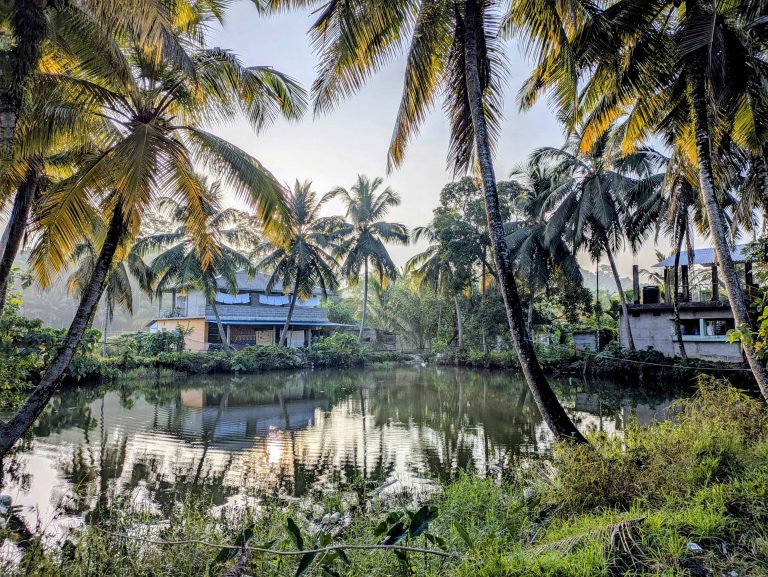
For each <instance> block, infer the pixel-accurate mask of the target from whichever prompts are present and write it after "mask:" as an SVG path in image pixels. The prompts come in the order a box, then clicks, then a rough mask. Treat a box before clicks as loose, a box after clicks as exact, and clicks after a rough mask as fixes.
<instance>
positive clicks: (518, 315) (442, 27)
mask: <svg viewBox="0 0 768 577" xmlns="http://www.w3.org/2000/svg"><path fill="white" fill-rule="evenodd" d="M318 3H319V2H317V1H313V0H305V1H301V0H290V1H289V0H284V1H280V0H272V1H271V2H270V7H272V8H283V7H285V6H294V5H315V4H318ZM502 4H505V3H502V2H499V1H492V0H489V1H486V0H462V1H458V0H435V1H432V2H422V3H421V4H420V5H419V6H418V7H414V4H413V2H412V1H411V0H391V1H389V2H360V3H354V4H352V5H350V4H349V3H346V2H332V3H329V4H327V5H326V6H325V9H324V10H323V11H322V12H321V15H320V17H319V18H318V20H317V21H316V22H315V24H314V26H313V28H312V35H313V36H314V41H315V44H316V46H317V49H318V51H319V52H320V65H319V75H318V78H317V79H316V80H315V82H314V84H313V89H314V93H315V102H314V108H315V112H324V111H326V110H329V109H330V108H332V107H333V106H334V105H335V104H336V103H337V102H338V101H339V100H341V99H342V98H344V97H346V96H348V95H349V94H351V93H354V92H355V91H357V90H358V89H359V88H360V87H361V86H362V85H363V84H364V83H365V80H366V79H367V78H368V77H370V75H371V74H372V73H374V72H376V71H378V70H379V69H380V68H381V67H382V66H383V65H384V64H386V63H387V62H390V61H391V60H392V59H393V58H394V56H395V55H396V54H398V53H399V52H400V50H401V49H402V48H403V47H405V46H406V45H407V42H406V39H408V38H410V44H409V48H408V57H407V63H406V70H405V85H404V88H403V97H402V101H401V105H400V109H399V112H398V116H397V120H396V123H395V130H394V134H393V137H392V142H391V145H390V149H389V167H390V168H393V167H395V166H398V165H399V164H400V163H401V162H402V161H403V159H404V157H405V149H406V146H407V143H408V141H409V140H410V139H411V138H412V137H413V136H414V135H416V134H417V133H418V129H419V126H420V124H421V123H422V121H423V120H424V118H425V117H426V115H427V112H428V111H429V110H430V109H431V107H432V105H433V104H434V102H435V100H436V98H437V97H438V95H439V94H440V93H443V94H444V95H445V106H444V108H445V110H446V112H447V114H448V116H449V121H450V125H451V137H450V138H451V141H450V158H451V164H452V166H453V169H454V172H455V173H457V174H458V173H464V172H467V171H468V170H469V169H470V168H473V167H478V168H479V172H480V175H481V176H482V182H483V190H484V196H485V206H486V213H487V218H488V224H489V235H490V237H491V243H492V247H493V254H494V259H495V261H496V270H497V275H498V282H499V287H500V289H501V293H502V296H503V298H504V304H505V307H506V310H507V320H508V323H509V327H510V331H511V333H512V338H513V340H514V343H515V348H516V350H517V353H518V357H519V359H520V365H521V367H522V370H523V374H524V375H525V378H526V381H527V382H528V385H529V387H530V388H531V393H532V396H533V397H534V399H535V401H536V404H537V406H538V407H539V410H540V411H541V413H542V416H543V417H544V419H545V421H546V422H547V424H548V426H549V427H550V429H551V430H552V431H553V432H554V434H555V435H556V436H557V438H560V439H565V438H568V439H572V440H573V441H575V442H584V438H583V436H582V435H581V434H580V433H579V431H578V429H577V428H576V427H575V425H574V424H573V423H572V422H571V419H570V418H569V417H568V415H567V414H566V412H565V410H564V409H563V407H562V406H561V405H560V402H559V401H558V399H557V397H556V395H555V393H554V391H553V390H552V388H551V387H550V386H549V383H548V382H547V379H546V377H545V375H544V372H543V371H542V369H541V366H540V365H539V363H538V360H537V359H536V354H535V351H534V348H533V344H532V343H531V342H530V341H529V340H528V336H527V332H526V330H525V323H524V321H523V314H522V307H521V304H520V296H519V294H518V291H517V284H516V281H515V278H514V270H513V267H512V261H511V257H510V254H509V247H508V246H507V242H506V233H505V231H504V219H503V218H502V213H501V210H500V203H499V194H498V190H497V187H496V177H495V173H494V167H493V160H492V156H493V148H494V141H495V139H496V136H497V135H498V133H499V131H500V122H501V111H502V102H501V83H500V82H499V80H500V61H501V60H502V58H501V56H500V49H499V46H498V43H497V37H498V30H497V27H496V26H494V15H493V10H494V9H498V8H500V7H501V6H502ZM527 4H529V5H531V4H532V3H531V2H528V3H527ZM541 4H542V3H541V2H536V3H535V5H533V6H532V7H531V10H529V11H528V16H529V17H531V18H534V19H537V20H539V22H541V21H543V20H544V19H546V17H547V16H548V15H549V14H550V13H551V11H552V8H551V6H550V3H546V6H543V7H542V6H541ZM552 4H559V3H552ZM489 13H490V14H489Z"/></svg>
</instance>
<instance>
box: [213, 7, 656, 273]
mask: <svg viewBox="0 0 768 577" xmlns="http://www.w3.org/2000/svg"><path fill="white" fill-rule="evenodd" d="M312 22H313V17H312V14H311V13H310V12H309V11H296V12H290V13H284V14H280V15H276V16H272V17H269V18H265V17H262V16H259V15H258V14H257V12H256V9H255V8H254V7H253V5H252V4H251V2H249V1H247V0H241V1H240V2H236V3H234V4H233V5H232V7H231V8H230V10H229V11H228V14H227V18H226V21H225V24H224V26H223V27H221V26H219V27H216V28H214V29H213V30H212V31H211V34H210V37H209V40H210V44H211V45H212V46H219V47H222V48H228V49H230V50H232V51H233V52H235V53H236V54H237V55H238V56H239V57H240V59H241V61H242V62H243V63H244V64H246V65H268V66H272V67H274V68H276V69H277V70H280V71H281V72H283V73H285V74H288V75H290V76H292V77H293V78H295V79H296V80H298V81H299V82H300V83H301V84H302V86H304V87H305V88H306V89H307V90H308V89H309V87H310V86H311V84H312V81H313V79H314V77H315V63H316V58H315V55H314V54H313V52H312V48H311V46H310V42H309V39H308V37H307V34H306V32H307V30H308V29H309V27H310V25H311V23H312ZM507 56H508V59H509V77H508V81H507V85H508V86H507V97H506V99H505V115H504V118H505V121H504V124H503V127H502V135H501V139H500V141H499V143H498V147H497V152H496V159H495V166H496V176H497V179H498V180H504V179H507V178H508V177H509V175H510V173H511V171H512V170H513V169H514V168H515V167H516V166H518V165H519V164H521V163H522V162H524V161H525V159H526V158H527V156H528V155H529V154H530V152H531V151H533V150H534V149H536V148H538V147H541V146H560V145H561V144H562V143H563V140H564V134H563V130H562V128H561V126H560V125H559V124H558V122H557V121H556V119H555V117H554V115H553V114H552V113H551V112H550V111H549V109H548V108H547V106H546V101H542V102H540V103H539V104H537V105H536V106H535V107H534V108H533V109H532V110H528V111H526V112H522V113H521V112H519V111H518V106H517V103H516V100H515V94H516V92H517V90H518V88H519V87H520V86H521V84H522V82H523V80H524V79H525V78H526V77H527V76H528V74H529V72H530V70H531V66H530V64H529V62H527V60H526V58H525V57H524V55H523V54H522V51H521V49H520V47H519V46H518V45H516V44H509V46H508V50H507ZM404 68H405V57H404V56H403V57H400V58H399V59H397V60H396V61H394V62H392V63H391V65H389V66H388V67H387V68H385V69H384V70H382V71H381V72H379V74H377V75H375V76H373V77H372V78H371V79H370V80H369V81H368V83H367V85H366V86H365V87H364V88H363V89H362V90H361V91H360V92H359V93H358V94H356V95H355V96H352V97H351V98H349V99H348V100H346V101H345V102H343V103H342V104H341V105H339V106H338V107H337V108H336V109H335V110H334V111H333V112H331V113H329V114H327V115H324V116H320V117H317V118H313V117H312V114H311V111H310V112H308V113H307V114H306V115H305V117H304V119H302V120H300V121H298V122H286V121H278V122H277V123H276V124H274V125H273V126H271V127H269V128H268V129H266V130H265V131H263V132H262V133H261V134H259V135H256V134H255V133H254V131H253V130H252V129H251V127H250V126H249V125H248V124H247V123H246V122H245V121H244V120H243V121H241V122H234V123H230V124H227V125H225V126H221V127H217V128H216V129H215V130H214V132H216V133H217V134H219V135H220V136H222V137H224V138H226V139H228V140H229V141H230V142H232V143H233V144H235V145H237V146H239V147H241V148H242V149H244V150H245V151H246V152H248V153H249V154H251V155H253V156H254V157H255V158H257V159H258V160H259V161H260V162H261V163H262V164H264V165H265V166H266V167H267V168H268V169H269V170H270V171H271V172H272V173H273V174H274V175H275V176H276V177H277V178H278V179H279V180H280V181H282V182H285V183H286V184H289V185H291V186H292V184H293V182H294V181H295V180H296V179H299V180H302V181H303V180H305V179H308V180H311V181H312V182H313V184H314V188H315V190H316V191H317V192H319V193H321V194H322V193H325V192H327V191H329V190H331V189H332V188H334V187H336V186H344V187H346V188H349V187H351V186H352V184H354V181H355V179H356V177H357V175H358V174H365V175H368V176H370V177H374V176H382V177H384V178H385V184H386V185H389V186H391V187H392V188H393V189H394V190H395V191H397V192H399V193H400V195H401V197H402V199H403V202H402V204H401V205H400V206H399V207H397V208H394V209H393V210H392V211H391V213H390V214H389V216H388V219H389V220H391V221H394V222H400V223H402V224H405V225H407V226H408V227H414V226H423V225H425V224H427V223H428V222H429V221H430V219H431V217H432V209H433V208H434V207H435V206H436V205H437V203H438V198H439V194H440V189H441V188H442V187H443V186H444V185H445V184H446V183H448V182H450V181H451V180H453V177H452V175H451V174H450V172H449V171H448V170H447V168H446V157H447V153H448V124H447V121H446V119H445V116H444V114H443V111H442V109H441V107H440V106H439V105H438V106H436V107H435V110H434V111H433V112H432V113H431V114H430V116H429V117H428V119H427V121H426V122H425V123H424V125H423V127H422V130H421V132H420V134H419V135H418V136H417V137H416V138H415V139H414V140H413V141H412V142H411V144H410V146H409V149H408V152H407V156H406V159H405V162H404V163H403V165H402V166H401V167H400V168H399V169H397V170H396V171H394V172H393V173H392V174H390V175H387V174H386V153H387V148H388V146H389V140H390V137H391V135H392V128H393V126H394V121H395V117H396V114H397V108H398V105H399V103H400V95H401V91H402V80H403V71H404ZM233 203H235V204H236V201H233ZM326 213H328V214H342V213H343V208H342V206H341V204H339V203H338V202H333V203H329V204H328V205H327V207H326ZM421 249H423V246H420V245H416V246H414V245H411V246H408V247H398V246H393V247H391V254H392V257H393V259H394V260H395V262H396V263H397V264H398V265H403V264H404V263H405V261H406V260H407V259H408V258H409V257H410V256H412V255H413V254H415V253H416V252H418V251H419V250H421ZM581 260H582V261H583V264H584V265H587V263H588V260H587V259H586V258H582V259H581ZM617 260H618V265H619V269H620V271H621V273H622V274H624V275H629V274H630V273H631V268H632V264H635V263H639V264H640V265H641V266H643V267H645V266H648V265H650V264H653V262H655V258H654V255H653V250H652V249H648V250H645V251H643V252H642V253H641V254H640V255H639V257H633V256H632V255H630V254H622V255H620V256H619V258H618V259H617Z"/></svg>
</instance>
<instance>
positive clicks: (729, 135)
mask: <svg viewBox="0 0 768 577" xmlns="http://www.w3.org/2000/svg"><path fill="white" fill-rule="evenodd" d="M767 11H768V6H766V5H765V3H764V2H758V1H756V0H741V1H737V2H725V3H723V2H717V3H715V2H711V1H709V0H683V1H672V0H669V1H654V2H645V1H643V0H620V1H619V2H616V3H614V4H613V5H612V6H610V8H607V9H605V10H604V11H602V12H600V13H599V14H598V15H597V17H596V18H593V19H592V20H591V21H590V22H589V23H587V24H585V26H584V31H583V32H582V33H581V34H580V36H581V41H574V51H575V53H576V54H577V55H578V60H580V61H581V62H580V63H581V70H586V69H590V70H591V72H592V74H591V76H590V82H589V83H588V84H587V85H586V86H585V87H584V90H583V99H584V102H585V108H586V110H587V112H588V117H587V119H586V126H587V127H588V129H587V130H586V131H585V139H584V142H583V143H582V148H583V149H588V148H589V146H591V144H592V142H594V139H595V138H598V137H599V135H601V134H602V132H603V131H604V130H605V129H606V128H607V126H608V125H609V124H611V123H613V122H614V121H615V120H617V119H619V118H622V117H624V118H625V120H623V122H622V124H623V125H624V139H623V142H622V145H623V147H624V149H625V150H629V149H631V148H632V147H633V146H635V145H636V143H638V142H642V140H643V139H645V138H646V137H647V136H648V135H650V134H652V133H654V132H661V131H662V130H663V132H664V133H665V134H668V135H669V136H668V137H667V138H668V140H670V145H671V146H672V147H673V148H675V149H676V150H679V151H681V152H684V153H685V154H686V155H687V157H688V159H689V160H690V162H691V163H692V164H693V165H695V166H697V168H698V181H699V186H698V189H699V194H700V195H701V198H702V205H703V208H704V211H705V214H706V217H707V221H708V223H709V229H710V232H711V238H712V242H713V245H714V249H715V255H716V257H717V260H718V264H719V265H720V268H721V270H722V272H723V280H724V283H725V287H726V292H727V294H728V300H729V302H730V304H731V310H732V312H733V316H734V320H735V323H736V326H737V327H740V328H744V327H747V328H748V327H750V326H751V319H750V315H749V307H748V304H747V300H746V298H745V296H744V291H743V289H742V288H741V286H740V285H739V281H738V275H737V273H736V268H735V266H734V263H733V259H732V256H731V252H730V248H729V241H728V234H727V226H726V221H725V218H724V215H723V196H724V190H723V187H722V180H721V179H719V178H718V176H719V174H720V173H721V172H722V166H721V163H720V158H719V155H713V153H714V152H720V151H722V150H723V143H725V142H743V143H745V144H746V145H747V148H752V149H753V150H754V151H755V152H757V151H758V150H760V154H759V156H762V157H763V158H762V159H761V162H764V154H763V153H764V151H765V150H764V144H765V143H766V142H767V141H768V140H766V135H767V134H768V131H766V126H765V123H766V122H768V117H766V115H765V114H764V111H765V108H764V106H765V91H764V90H763V87H764V86H765V80H766V75H765V67H764V58H765V50H764V48H765V42H766V40H767V39H768V28H767V27H766V26H765V17H766V15H767V14H768V12H767ZM766 174H768V172H767V173H766ZM742 346H743V349H744V353H745V356H746V358H747V361H748V362H749V365H750V367H751V369H752V374H753V375H754V377H755V380H756V381H757V384H758V386H759V387H760V390H761V392H762V394H763V396H764V397H765V398H766V400H768V372H766V369H765V367H764V366H763V365H762V363H761V362H760V359H759V358H758V356H757V353H756V351H755V349H754V346H753V345H752V343H750V342H749V341H748V340H747V341H744V342H743V343H742Z"/></svg>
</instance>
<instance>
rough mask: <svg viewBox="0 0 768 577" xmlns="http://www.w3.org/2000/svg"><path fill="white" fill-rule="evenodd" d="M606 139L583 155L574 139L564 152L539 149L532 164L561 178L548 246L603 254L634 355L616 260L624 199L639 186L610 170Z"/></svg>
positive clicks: (549, 202) (551, 203)
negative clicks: (559, 243)
mask: <svg viewBox="0 0 768 577" xmlns="http://www.w3.org/2000/svg"><path fill="white" fill-rule="evenodd" d="M608 138H609V134H608V133H606V134H605V135H604V136H603V138H602V139H601V140H600V141H598V142H597V143H596V144H595V146H593V147H592V149H590V150H589V151H588V152H586V153H583V152H581V151H580V149H579V135H578V134H577V135H576V136H575V137H573V138H571V139H569V141H568V142H567V143H566V146H564V147H563V148H551V147H545V148H540V149H538V150H537V151H535V152H534V154H533V156H532V158H533V160H534V161H535V162H552V163H553V170H554V171H555V172H556V173H558V175H559V178H558V183H557V186H556V187H554V188H553V189H552V191H551V193H550V197H549V199H547V203H546V204H545V206H547V208H549V212H548V213H547V214H546V221H547V224H546V238H547V240H548V241H552V240H554V239H558V238H566V239H567V240H568V243H569V244H570V245H571V247H572V248H573V250H574V252H577V251H579V250H585V249H586V250H588V251H589V252H590V253H591V254H592V255H593V256H597V255H599V254H601V253H605V255H606V256H607V257H608V262H609V263H610V265H611V272H612V273H613V278H614V282H615V283H616V290H617V291H618V293H619V302H620V303H621V308H622V322H623V323H624V332H625V334H626V335H627V340H628V345H629V348H630V349H632V350H634V349H635V343H634V340H633V338H632V330H631V327H630V324H629V310H628V308H627V299H626V295H625V294H624V288H623V287H622V284H621V276H620V275H619V270H618V268H617V266H616V259H615V257H614V254H615V252H616V251H617V250H621V248H622V247H623V245H624V241H625V238H624V228H623V226H622V215H623V212H624V203H623V197H624V196H625V194H626V193H627V191H628V190H629V189H630V188H631V187H634V186H636V184H637V181H636V179H634V178H632V177H630V176H627V175H625V174H623V173H622V172H620V171H618V170H616V169H615V168H614V166H612V165H611V163H610V162H611V158H610V155H609V153H608V150H607V144H608Z"/></svg>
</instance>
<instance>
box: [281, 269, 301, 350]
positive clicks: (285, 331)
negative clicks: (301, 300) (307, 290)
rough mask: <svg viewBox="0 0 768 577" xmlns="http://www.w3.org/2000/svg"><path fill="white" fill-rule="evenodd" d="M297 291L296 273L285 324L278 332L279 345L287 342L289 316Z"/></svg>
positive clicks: (284, 344) (289, 323) (290, 316)
mask: <svg viewBox="0 0 768 577" xmlns="http://www.w3.org/2000/svg"><path fill="white" fill-rule="evenodd" d="M298 291H299V278H298V275H296V282H295V283H293V294H291V304H290V305H289V306H288V316H287V317H285V325H283V330H282V332H281V333H280V346H281V347H285V346H287V344H288V329H289V328H290V326H291V318H293V309H294V308H295V307H296V298H297V295H298Z"/></svg>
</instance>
